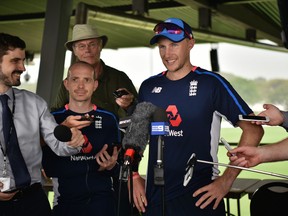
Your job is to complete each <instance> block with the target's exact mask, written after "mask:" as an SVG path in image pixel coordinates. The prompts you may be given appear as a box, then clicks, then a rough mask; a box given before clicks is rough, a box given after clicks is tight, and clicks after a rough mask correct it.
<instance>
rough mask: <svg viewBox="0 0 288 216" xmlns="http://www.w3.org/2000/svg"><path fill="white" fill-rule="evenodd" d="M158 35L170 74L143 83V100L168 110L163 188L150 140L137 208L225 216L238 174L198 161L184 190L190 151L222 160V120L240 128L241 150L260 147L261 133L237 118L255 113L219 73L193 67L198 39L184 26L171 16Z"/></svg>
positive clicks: (169, 213)
mask: <svg viewBox="0 0 288 216" xmlns="http://www.w3.org/2000/svg"><path fill="white" fill-rule="evenodd" d="M154 32H155V36H154V37H153V38H152V39H151V41H150V44H151V45H152V44H155V43H157V45H158V48H159V53H160V57H161V59H162V62H163V64H164V65H165V67H166V68H167V70H166V71H164V72H162V73H159V74H158V75H156V76H152V77H150V78H149V79H147V80H145V81H144V82H143V83H142V84H141V87H140V90H139V101H140V102H142V101H147V102H151V103H153V104H154V105H156V106H158V107H162V108H164V109H165V110H166V112H167V116H168V119H169V123H170V129H169V130H170V131H169V134H168V135H167V136H165V137H164V143H165V144H164V150H163V167H164V186H158V185H155V184H154V173H153V169H154V167H155V165H156V164H157V140H156V138H155V137H151V140H150V144H149V161H148V172H147V178H146V190H144V180H143V179H142V178H141V177H140V176H139V175H137V174H135V173H134V181H133V183H134V191H133V192H134V202H135V205H136V207H137V208H138V210H139V211H142V212H145V213H144V215H145V216H147V215H148V216H154V215H159V216H160V215H164V212H165V215H167V216H175V215H177V216H188V215H194V216H208V215H209V216H211V215H213V216H224V215H225V207H224V202H223V197H224V196H225V194H227V193H228V192H229V189H230V187H231V185H232V183H233V181H234V180H235V178H236V177H237V175H238V174H239V171H238V170H235V169H226V170H225V172H224V173H223V174H222V175H221V176H219V170H218V167H217V166H213V165H208V164H201V163H196V164H195V167H194V173H193V177H192V179H191V180H190V182H189V183H188V184H187V185H186V186H184V184H183V180H184V175H185V168H186V164H187V161H188V160H189V158H190V156H191V154H192V153H195V154H196V156H197V158H198V159H201V160H207V161H214V162H217V161H218V160H217V151H218V143H219V136H220V129H221V125H220V124H221V119H222V118H224V119H226V120H228V121H229V122H230V123H231V124H232V125H233V126H235V127H237V126H239V127H240V128H241V129H242V131H243V132H242V135H241V138H240V141H239V145H240V146H244V145H250V146H256V145H258V144H259V142H260V140H261V138H262V136H263V129H262V127H261V126H258V125H252V124H250V123H247V122H244V121H241V122H240V121H239V119H238V115H239V114H245V115H254V114H253V111H252V110H251V109H250V108H249V107H248V105H247V104H246V103H245V102H244V101H243V99H242V98H241V97H240V96H239V95H238V94H237V92H236V91H235V90H234V89H233V87H232V86H231V85H230V84H229V82H227V81H226V80H225V79H224V78H223V77H222V76H220V75H219V74H218V73H214V72H211V71H207V70H205V69H202V68H200V67H197V66H195V65H192V63H191V62H190V51H191V50H192V48H193V46H194V44H195V39H194V37H193V33H192V30H191V27H190V26H189V25H188V24H187V23H186V22H184V21H183V20H181V19H177V18H169V19H167V20H165V21H164V22H160V23H158V24H157V25H156V26H155V28H154ZM162 189H164V190H162ZM163 191H164V193H163ZM163 203H164V205H163ZM163 206H164V207H163Z"/></svg>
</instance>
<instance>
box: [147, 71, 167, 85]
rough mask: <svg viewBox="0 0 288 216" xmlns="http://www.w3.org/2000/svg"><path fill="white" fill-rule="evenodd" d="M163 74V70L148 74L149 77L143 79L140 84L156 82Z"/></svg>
mask: <svg viewBox="0 0 288 216" xmlns="http://www.w3.org/2000/svg"><path fill="white" fill-rule="evenodd" d="M164 74H165V72H161V73H158V74H156V75H153V76H150V77H149V78H147V79H145V80H144V81H143V82H142V85H143V84H147V83H150V82H158V81H159V80H160V79H162V78H163V77H164V76H165V75H164Z"/></svg>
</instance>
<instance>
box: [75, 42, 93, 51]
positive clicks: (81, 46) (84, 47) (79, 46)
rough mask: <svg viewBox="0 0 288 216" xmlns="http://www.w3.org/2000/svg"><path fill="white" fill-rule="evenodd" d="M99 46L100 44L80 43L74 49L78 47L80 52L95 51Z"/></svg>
mask: <svg viewBox="0 0 288 216" xmlns="http://www.w3.org/2000/svg"><path fill="white" fill-rule="evenodd" d="M97 46H98V43H96V42H92V43H89V44H83V43H80V44H75V45H74V47H76V48H77V49H79V50H85V49H86V48H88V49H95V48H96V47H97Z"/></svg>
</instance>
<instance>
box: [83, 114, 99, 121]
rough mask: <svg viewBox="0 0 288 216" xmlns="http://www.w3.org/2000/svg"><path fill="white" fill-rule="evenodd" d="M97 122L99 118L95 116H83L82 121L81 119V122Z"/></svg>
mask: <svg viewBox="0 0 288 216" xmlns="http://www.w3.org/2000/svg"><path fill="white" fill-rule="evenodd" d="M96 120H97V118H96V117H95V116H93V115H92V116H90V115H88V114H85V115H82V116H81V119H79V121H91V122H94V121H96Z"/></svg>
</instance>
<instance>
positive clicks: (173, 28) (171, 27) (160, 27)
mask: <svg viewBox="0 0 288 216" xmlns="http://www.w3.org/2000/svg"><path fill="white" fill-rule="evenodd" d="M165 29H166V31H167V32H168V33H169V34H177V35H178V34H182V32H184V34H186V36H188V38H189V39H192V38H193V35H192V34H189V33H188V32H187V31H185V30H184V29H183V28H181V27H180V26H178V25H176V24H174V23H165V22H162V23H158V24H157V25H156V26H155V28H154V32H155V34H160V33H161V32H163V31H164V30H165Z"/></svg>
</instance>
